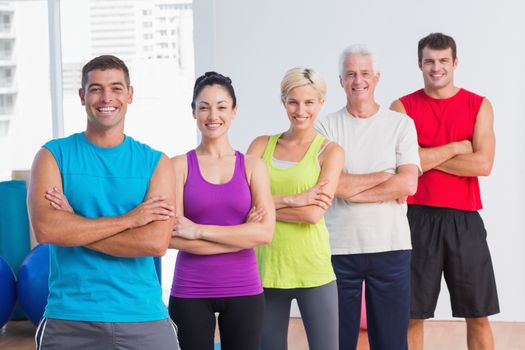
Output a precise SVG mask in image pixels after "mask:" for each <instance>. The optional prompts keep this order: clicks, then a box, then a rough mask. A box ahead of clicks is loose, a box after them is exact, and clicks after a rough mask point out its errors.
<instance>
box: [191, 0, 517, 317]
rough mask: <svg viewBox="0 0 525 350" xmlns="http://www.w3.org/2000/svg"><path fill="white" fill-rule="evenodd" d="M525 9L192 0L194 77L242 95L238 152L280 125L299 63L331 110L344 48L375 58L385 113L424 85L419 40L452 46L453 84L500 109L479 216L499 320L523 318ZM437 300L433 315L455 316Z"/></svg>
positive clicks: (446, 0) (331, 0)
mask: <svg viewBox="0 0 525 350" xmlns="http://www.w3.org/2000/svg"><path fill="white" fill-rule="evenodd" d="M524 13H525V3H523V2H521V1H511V0H508V1H507V0H502V1H485V0H482V1H456V0H443V1H440V2H425V1H417V0H412V1H411V0H398V1H386V0H385V1H379V0H371V1H337V0H324V1H313V0H288V1H282V0H266V1H235V0H195V1H194V26H195V27H194V33H195V59H196V61H195V62H196V66H195V70H196V74H197V75H200V74H202V73H203V72H204V71H207V70H217V71H219V72H221V73H223V74H226V75H229V76H230V77H231V78H232V80H233V82H234V86H235V87H236V90H237V95H238V96H237V98H238V105H239V114H238V117H237V119H236V121H235V122H234V125H233V127H232V130H231V135H232V136H231V139H232V140H231V141H232V143H233V144H234V146H235V147H237V148H238V149H240V150H245V149H246V147H247V145H248V144H249V142H250V141H251V140H252V139H253V138H254V137H255V136H257V135H260V134H268V133H274V132H277V131H280V130H284V129H285V128H286V127H287V120H286V116H285V113H284V111H283V108H282V107H281V105H280V104H279V83H280V79H281V78H282V76H283V73H284V72H285V71H286V70H287V69H289V68H291V67H293V66H297V65H306V66H309V67H312V68H314V69H316V70H317V71H318V72H320V73H321V74H322V75H323V76H324V77H325V79H326V81H327V84H328V97H327V101H326V105H325V108H324V110H323V111H322V112H321V114H323V113H328V112H331V111H334V110H336V109H338V108H340V107H342V106H343V105H344V103H345V98H344V94H343V91H342V89H341V88H340V86H339V83H338V78H337V74H338V71H337V60H338V55H339V52H340V51H341V50H342V49H343V48H344V47H345V46H347V45H349V44H352V43H364V44H366V45H368V46H369V47H370V48H371V49H372V50H374V51H375V52H376V53H377V55H378V58H379V64H380V70H381V73H382V76H381V82H380V85H379V86H378V89H377V90H376V93H377V96H376V97H377V98H378V101H379V102H380V103H382V104H383V105H385V106H386V105H389V104H390V102H391V101H392V100H393V99H395V98H398V97H400V96H402V95H404V94H406V93H409V92H411V91H413V90H416V89H418V88H420V87H421V86H422V79H421V74H420V72H419V70H418V68H417V41H418V40H419V39H420V38H422V37H423V36H425V35H427V34H428V33H430V32H436V31H440V32H444V33H446V34H449V35H452V36H453V37H454V38H455V39H456V42H457V45H458V57H459V67H458V69H457V70H456V84H457V85H458V86H462V87H466V88H467V89H470V90H472V91H475V92H477V93H479V94H482V95H485V96H487V97H488V98H489V99H490V101H491V102H492V103H493V106H494V110H495V129H496V136H497V152H496V153H497V154H496V162H495V165H494V170H493V172H492V175H491V176H490V177H488V178H483V179H481V186H482V196H483V200H484V206H485V209H484V210H483V211H482V216H483V218H484V220H485V225H486V227H487V230H488V235H489V236H488V240H489V244H490V247H491V250H492V259H493V262H494V268H495V272H496V279H497V283H498V289H499V296H500V306H501V310H502V312H501V314H499V315H497V316H494V317H493V318H492V319H493V320H500V321H522V322H523V321H525V298H524V297H523V296H524V295H525V258H524V257H523V256H524V254H523V250H524V248H525V238H524V234H523V233H524V231H525V227H524V223H523V221H524V220H523V218H524V217H525V215H523V213H525V204H524V203H523V200H521V198H523V197H525V185H524V184H525V181H523V180H522V178H523V174H524V173H525V157H524V156H523V155H524V141H523V137H522V135H523V133H524V132H525V118H524V117H525V79H524V78H525V65H524V64H523V63H524V62H525V21H523V18H522V16H523V14H524ZM442 289H445V292H443V293H442V296H441V298H440V301H439V305H438V310H437V312H436V317H437V318H440V319H447V318H450V317H451V313H450V309H449V308H450V307H449V302H448V294H447V293H446V288H445V287H444V286H443V288H442Z"/></svg>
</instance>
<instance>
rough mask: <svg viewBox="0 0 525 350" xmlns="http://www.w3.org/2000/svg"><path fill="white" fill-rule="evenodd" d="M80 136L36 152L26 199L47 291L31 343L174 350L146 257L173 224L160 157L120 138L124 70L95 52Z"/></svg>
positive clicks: (126, 90)
mask: <svg viewBox="0 0 525 350" xmlns="http://www.w3.org/2000/svg"><path fill="white" fill-rule="evenodd" d="M79 95H80V100H81V103H82V105H83V106H85V109H86V114H87V128H86V130H85V131H84V132H83V133H77V134H73V135H71V136H69V137H66V138H62V139H56V140H52V141H50V142H48V143H46V144H45V145H44V147H43V148H42V149H41V150H40V151H39V152H38V153H37V155H36V157H35V160H34V162H33V167H32V170H31V183H30V187H29V195H28V203H29V211H30V216H31V221H32V225H33V228H34V231H35V235H36V237H37V240H38V241H39V242H40V243H48V244H50V276H49V297H48V302H47V305H46V309H45V313H44V317H43V319H42V320H41V322H40V324H39V327H38V329H37V334H36V337H35V339H36V343H37V349H46V350H49V349H53V350H54V349H75V348H76V349H83V350H84V349H166V350H167V349H170V350H171V349H178V342H177V335H176V332H175V328H174V327H173V325H172V323H171V322H170V319H169V318H168V314H167V310H166V307H165V305H164V304H163V303H162V300H161V288H160V285H159V281H158V278H157V275H156V271H155V266H154V261H153V257H154V256H162V255H164V253H165V251H166V249H167V247H168V243H169V240H170V238H171V231H172V227H173V225H174V212H175V208H174V206H173V203H175V200H174V184H175V180H174V175H173V170H172V168H171V165H170V163H169V161H168V159H167V157H166V156H165V155H163V154H162V153H161V152H158V151H156V150H153V149H151V148H150V147H149V146H147V145H144V144H142V143H140V142H137V141H135V140H134V139H132V138H131V137H129V136H126V135H125V134H124V121H125V116H126V111H127V106H128V104H129V103H131V102H132V100H133V88H132V86H130V81H129V72H128V68H127V67H126V65H125V64H124V62H122V61H121V60H120V59H118V58H117V57H114V56H100V57H96V58H94V59H93V60H91V61H90V62H88V63H87V64H86V65H85V66H84V67H83V69H82V87H81V88H80V90H79Z"/></svg>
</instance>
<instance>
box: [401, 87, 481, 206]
mask: <svg viewBox="0 0 525 350" xmlns="http://www.w3.org/2000/svg"><path fill="white" fill-rule="evenodd" d="M400 100H401V102H402V103H403V106H404V107H405V111H406V113H407V114H408V115H409V116H410V117H411V118H412V119H413V120H414V123H415V125H416V129H417V136H418V141H419V145H420V146H421V147H436V146H441V145H444V144H447V143H450V142H454V141H462V140H472V134H473V133H474V125H475V123H476V118H477V116H478V112H479V109H480V107H481V103H482V102H483V97H482V96H479V95H476V94H474V93H472V92H470V91H467V90H465V89H460V90H459V91H458V93H456V94H455V95H454V96H452V97H450V98H444V99H435V98H432V97H429V96H428V95H427V94H426V93H425V91H424V90H423V89H421V90H418V91H416V92H413V93H411V94H409V95H406V96H404V97H401V99H400ZM407 202H408V204H422V205H429V206H433V207H446V208H453V209H460V210H469V211H475V210H479V209H481V208H482V205H481V196H480V192H479V183H478V178H477V177H475V176H456V175H451V174H447V173H445V172H442V171H439V170H434V169H432V170H429V171H427V172H426V173H424V174H423V175H422V176H421V177H420V178H419V183H418V187H417V192H416V194H415V195H413V196H411V197H408V200H407Z"/></svg>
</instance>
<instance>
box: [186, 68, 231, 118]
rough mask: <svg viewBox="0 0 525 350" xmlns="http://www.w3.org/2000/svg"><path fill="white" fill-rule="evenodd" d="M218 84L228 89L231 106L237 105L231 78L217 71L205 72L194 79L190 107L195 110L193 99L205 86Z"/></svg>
mask: <svg viewBox="0 0 525 350" xmlns="http://www.w3.org/2000/svg"><path fill="white" fill-rule="evenodd" d="M212 85H220V86H222V87H223V88H225V89H226V91H228V94H229V95H230V97H231V99H232V100H233V106H232V107H233V108H235V106H237V99H236V98H235V91H234V90H233V85H232V80H231V79H230V78H228V77H226V76H224V75H222V74H220V73H217V72H206V73H204V74H203V75H201V76H200V77H198V78H197V80H195V85H194V86H193V98H192V100H191V109H192V110H195V100H196V99H197V97H198V96H199V94H200V93H201V91H202V90H203V89H204V88H205V87H206V86H212Z"/></svg>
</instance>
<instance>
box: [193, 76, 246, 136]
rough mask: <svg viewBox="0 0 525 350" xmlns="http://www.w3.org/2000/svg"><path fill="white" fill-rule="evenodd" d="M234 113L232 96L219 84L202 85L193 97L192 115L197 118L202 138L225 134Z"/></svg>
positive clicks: (235, 109)
mask: <svg viewBox="0 0 525 350" xmlns="http://www.w3.org/2000/svg"><path fill="white" fill-rule="evenodd" d="M236 113H237V108H234V107H233V99H232V97H231V96H230V94H229V93H228V91H227V90H226V89H225V88H224V87H222V86H221V85H218V84H215V85H208V86H206V87H204V88H203V89H202V90H201V92H200V93H199V95H198V96H197V98H196V99H195V109H194V110H193V117H194V118H195V119H196V120H197V127H198V128H199V130H200V131H201V133H202V136H203V138H204V137H207V138H218V137H220V136H223V135H226V134H227V133H228V129H229V128H230V124H231V121H232V120H233V119H234V118H235V114H236Z"/></svg>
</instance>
